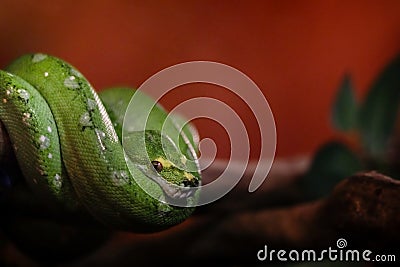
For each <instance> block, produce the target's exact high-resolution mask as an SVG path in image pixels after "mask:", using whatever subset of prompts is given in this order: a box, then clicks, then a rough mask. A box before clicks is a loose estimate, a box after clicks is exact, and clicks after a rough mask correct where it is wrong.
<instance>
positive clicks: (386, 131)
mask: <svg viewBox="0 0 400 267" xmlns="http://www.w3.org/2000/svg"><path fill="white" fill-rule="evenodd" d="M399 100H400V56H398V57H396V58H395V59H394V60H393V61H392V62H391V63H390V64H389V65H388V66H387V67H386V68H385V69H384V70H383V72H382V73H381V74H380V76H379V77H378V79H377V80H376V81H375V83H374V84H373V86H372V87H371V89H370V91H369V93H368V95H367V98H366V100H365V102H364V103H363V105H362V106H361V109H360V113H359V118H358V119H359V130H360V134H361V138H362V143H363V145H364V147H365V148H366V150H367V151H368V152H369V153H370V154H371V155H372V156H373V157H375V158H378V157H382V156H383V155H384V152H385V151H386V150H387V142H388V138H389V137H390V135H391V133H392V132H393V129H394V124H395V122H396V117H397V111H398V106H399Z"/></svg>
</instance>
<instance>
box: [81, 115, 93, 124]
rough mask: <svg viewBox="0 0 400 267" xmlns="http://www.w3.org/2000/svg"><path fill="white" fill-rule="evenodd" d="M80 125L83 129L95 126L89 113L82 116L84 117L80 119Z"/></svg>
mask: <svg viewBox="0 0 400 267" xmlns="http://www.w3.org/2000/svg"><path fill="white" fill-rule="evenodd" d="M79 124H80V125H81V126H82V127H88V126H92V125H93V123H92V121H91V118H90V115H89V112H85V113H83V114H82V116H81V117H80V119H79Z"/></svg>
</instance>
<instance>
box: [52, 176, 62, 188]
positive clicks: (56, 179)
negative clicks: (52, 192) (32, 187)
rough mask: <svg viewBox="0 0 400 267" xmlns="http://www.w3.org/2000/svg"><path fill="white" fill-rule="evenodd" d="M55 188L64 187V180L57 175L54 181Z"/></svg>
mask: <svg viewBox="0 0 400 267" xmlns="http://www.w3.org/2000/svg"><path fill="white" fill-rule="evenodd" d="M53 183H54V186H56V187H58V188H61V186H62V179H61V176H60V175H59V174H58V173H57V174H56V175H54V180H53Z"/></svg>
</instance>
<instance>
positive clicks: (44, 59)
mask: <svg viewBox="0 0 400 267" xmlns="http://www.w3.org/2000/svg"><path fill="white" fill-rule="evenodd" d="M133 94H134V91H133V90H128V89H122V88H120V89H112V90H106V91H104V92H103V93H102V94H101V95H102V100H103V102H102V101H101V100H100V97H99V96H98V95H97V93H96V92H95V91H94V89H93V88H92V86H91V85H90V84H89V82H88V81H87V80H86V79H85V78H84V77H83V76H82V74H81V73H80V72H78V71H77V70H76V69H75V68H74V67H72V66H71V65H69V64H68V63H66V62H64V61H62V60H60V59H58V58H55V57H51V56H49V55H44V54H32V55H25V56H22V57H20V58H18V59H17V60H15V61H14V62H13V63H12V64H11V65H10V66H8V67H7V69H6V71H0V101H1V103H0V119H1V121H2V122H3V123H4V125H5V127H6V129H7V132H8V134H9V136H10V140H11V142H12V144H13V147H14V151H15V155H16V157H17V160H18V164H19V166H20V168H21V170H22V172H23V174H24V177H25V179H26V181H27V183H28V184H29V186H30V187H31V188H32V190H33V191H34V192H36V193H37V194H39V195H41V196H43V195H44V196H45V197H46V199H48V201H54V202H57V203H58V202H60V203H63V205H64V206H66V207H68V208H69V209H75V208H77V206H79V207H80V206H83V207H85V208H86V209H87V210H88V211H89V212H90V213H91V214H92V215H93V216H94V217H95V218H97V219H99V220H100V221H102V222H103V223H105V224H107V225H110V226H112V227H114V228H117V229H124V230H132V231H142V232H143V231H157V230H161V229H165V228H168V227H170V226H172V225H175V224H178V223H180V222H182V221H183V220H184V219H185V218H187V217H188V216H189V215H190V214H191V212H192V210H193V208H190V207H177V206H174V205H170V204H167V203H166V202H163V201H160V199H162V197H160V199H156V198H154V197H152V196H150V195H149V194H148V193H147V192H145V191H144V190H143V189H142V188H141V187H140V186H139V185H138V183H137V182H136V181H137V180H136V179H134V178H137V177H133V176H132V174H131V171H130V169H131V168H128V166H127V161H126V160H125V157H126V154H127V153H128V154H129V152H126V151H125V150H124V148H123V147H122V145H121V138H122V124H123V118H124V113H125V109H126V107H127V106H128V103H129V100H130V97H131V96H132V95H133ZM139 97H142V98H143V101H151V100H150V98H148V97H147V96H145V95H141V96H139ZM152 114H153V115H152V116H151V117H150V119H149V121H148V122H147V125H149V126H152V127H150V128H151V130H145V131H144V132H142V133H141V135H140V136H142V137H143V138H144V141H145V143H146V152H147V158H146V157H145V158H143V157H142V158H140V157H141V154H140V155H136V156H135V153H136V152H135V151H136V150H140V149H138V148H137V147H138V146H139V145H137V144H136V143H135V140H136V139H135V138H136V137H134V138H132V140H133V141H132V142H131V143H132V145H131V147H130V150H132V151H133V152H132V153H131V154H133V156H132V158H133V159H134V161H135V159H138V160H137V162H131V163H129V161H128V164H131V165H133V166H134V165H135V164H136V163H137V164H138V166H141V167H142V168H141V169H140V168H139V169H140V171H137V172H135V173H134V175H138V176H140V177H139V178H140V179H142V180H143V181H144V182H145V183H147V184H148V186H149V188H150V190H153V191H154V192H158V194H159V195H160V196H161V195H163V196H164V197H166V198H167V197H179V198H185V199H186V200H187V201H196V198H197V197H198V194H197V193H195V194H191V195H190V196H189V194H185V193H182V192H183V191H182V192H180V191H179V190H175V191H174V190H165V189H166V187H168V185H167V186H164V188H163V186H162V184H174V185H177V186H180V187H181V188H196V187H197V186H198V185H199V183H200V171H199V168H198V165H196V166H197V169H196V170H195V171H193V168H192V169H191V170H192V171H186V170H185V165H187V164H191V163H193V162H196V160H197V156H196V153H194V152H193V151H196V145H197V144H196V142H195V138H194V137H193V135H192V134H193V131H189V130H187V127H184V128H183V129H184V130H183V131H181V132H180V133H179V134H178V135H179V136H178V138H175V139H174V138H169V137H168V136H165V135H163V134H161V132H160V131H161V128H160V127H161V126H162V124H163V122H164V121H165V118H166V116H167V114H166V112H165V111H164V110H163V109H162V108H161V107H160V106H158V105H156V106H155V107H154V110H153V111H152ZM110 117H111V118H110ZM168 127H169V128H170V129H175V130H176V125H167V128H168ZM191 129H192V128H191ZM184 135H185V136H186V138H182V136H184ZM133 136H136V135H133ZM139 139H140V138H139ZM165 140H167V141H165ZM175 140H178V142H180V143H181V144H176V143H175ZM182 140H183V141H182ZM188 140H189V141H188ZM165 142H167V143H168V142H169V144H170V147H173V149H176V153H175V154H176V155H178V154H179V159H170V158H168V157H166V154H165V153H164V151H163V144H164V143H165ZM164 145H165V144H164ZM189 148H190V149H189ZM193 148H194V149H193ZM172 154H174V153H172ZM176 161H179V162H181V165H183V167H182V166H178V164H176V163H175V162H176ZM186 162H188V163H186ZM143 166H144V167H143ZM136 169H138V168H136ZM146 170H147V173H146ZM148 173H152V174H151V175H148ZM154 173H155V174H154ZM152 176H153V177H155V176H157V179H159V181H161V180H163V181H166V182H167V183H164V182H163V183H162V184H160V183H157V180H154V179H151V177H152ZM149 177H150V178H149ZM160 192H162V194H161V193H160ZM168 192H169V193H168Z"/></svg>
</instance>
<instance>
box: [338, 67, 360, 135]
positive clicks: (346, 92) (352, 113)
mask: <svg viewBox="0 0 400 267" xmlns="http://www.w3.org/2000/svg"><path fill="white" fill-rule="evenodd" d="M357 112H358V108H357V103H356V99H355V96H354V90H353V85H352V82H351V77H350V75H345V77H344V78H343V81H342V84H341V85H340V87H339V91H338V94H337V95H336V99H335V102H334V104H333V110H332V121H333V125H334V126H335V127H336V128H337V129H338V130H342V131H349V130H351V129H354V128H355V127H356V126H357V123H356V121H357Z"/></svg>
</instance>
